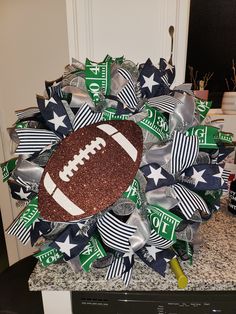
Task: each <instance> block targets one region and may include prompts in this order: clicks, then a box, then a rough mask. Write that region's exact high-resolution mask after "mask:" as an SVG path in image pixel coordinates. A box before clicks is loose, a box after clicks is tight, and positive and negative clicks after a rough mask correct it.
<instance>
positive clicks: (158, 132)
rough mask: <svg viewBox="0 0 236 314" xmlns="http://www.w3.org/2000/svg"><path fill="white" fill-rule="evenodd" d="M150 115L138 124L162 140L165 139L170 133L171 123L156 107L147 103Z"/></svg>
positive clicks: (146, 106) (146, 107)
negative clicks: (169, 123)
mask: <svg viewBox="0 0 236 314" xmlns="http://www.w3.org/2000/svg"><path fill="white" fill-rule="evenodd" d="M145 109H146V110H147V112H148V116H147V117H146V118H144V119H143V120H141V121H140V122H138V123H137V124H138V125H139V126H140V127H141V128H144V129H146V130H148V131H149V132H150V133H152V134H153V135H154V136H156V137H157V138H158V139H160V140H165V139H166V138H167V137H168V134H169V125H168V121H167V119H166V117H165V116H164V115H163V114H162V113H161V112H160V111H159V110H158V109H156V108H153V107H151V106H149V105H147V104H146V105H145Z"/></svg>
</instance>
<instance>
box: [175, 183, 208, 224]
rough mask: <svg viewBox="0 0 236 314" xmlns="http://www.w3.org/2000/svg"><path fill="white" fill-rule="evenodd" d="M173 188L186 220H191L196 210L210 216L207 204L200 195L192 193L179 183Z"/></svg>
mask: <svg viewBox="0 0 236 314" xmlns="http://www.w3.org/2000/svg"><path fill="white" fill-rule="evenodd" d="M172 187H173V189H174V191H175V194H176V198H177V200H179V201H180V202H179V204H178V206H179V208H180V210H181V212H182V213H183V215H184V216H185V217H186V219H190V218H191V217H192V215H193V213H194V212H195V211H196V210H202V211H204V212H206V213H208V214H209V213H210V212H209V209H208V207H207V204H206V203H205V201H204V200H203V199H202V198H201V197H200V196H199V195H198V194H196V193H194V192H193V191H190V190H189V189H187V188H186V187H184V186H183V185H181V184H179V183H177V184H174V185H173V186H172Z"/></svg>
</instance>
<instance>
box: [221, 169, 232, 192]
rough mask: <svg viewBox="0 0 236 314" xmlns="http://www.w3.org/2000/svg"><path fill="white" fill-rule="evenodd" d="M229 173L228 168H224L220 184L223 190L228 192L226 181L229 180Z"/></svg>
mask: <svg viewBox="0 0 236 314" xmlns="http://www.w3.org/2000/svg"><path fill="white" fill-rule="evenodd" d="M230 174H231V171H230V170H226V169H224V170H223V172H222V176H221V177H222V179H223V180H224V184H222V189H223V192H228V182H229V176H230Z"/></svg>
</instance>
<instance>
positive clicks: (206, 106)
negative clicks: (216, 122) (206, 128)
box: [195, 99, 212, 122]
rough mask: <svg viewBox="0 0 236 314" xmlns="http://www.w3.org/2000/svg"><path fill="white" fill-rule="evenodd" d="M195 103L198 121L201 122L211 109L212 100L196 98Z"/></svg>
mask: <svg viewBox="0 0 236 314" xmlns="http://www.w3.org/2000/svg"><path fill="white" fill-rule="evenodd" d="M195 103H196V107H197V110H198V112H199V115H200V121H201V122H202V121H203V120H204V119H205V117H206V115H207V113H208V111H209V110H210V109H211V106H212V101H206V100H201V99H196V100H195Z"/></svg>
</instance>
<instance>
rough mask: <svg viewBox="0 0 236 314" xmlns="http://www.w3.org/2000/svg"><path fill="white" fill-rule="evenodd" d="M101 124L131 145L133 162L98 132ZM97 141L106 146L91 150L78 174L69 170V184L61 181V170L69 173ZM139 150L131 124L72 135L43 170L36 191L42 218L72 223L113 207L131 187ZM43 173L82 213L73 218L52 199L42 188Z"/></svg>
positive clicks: (139, 138)
mask: <svg viewBox="0 0 236 314" xmlns="http://www.w3.org/2000/svg"><path fill="white" fill-rule="evenodd" d="M100 124H109V125H112V126H113V127H115V128H116V129H117V130H118V131H119V132H120V133H121V134H122V135H124V136H125V138H126V139H128V140H129V141H130V142H131V143H132V145H133V146H134V147H135V149H136V150H137V158H136V160H135V161H133V160H132V159H131V157H130V156H129V155H128V154H127V152H126V151H125V150H124V148H123V147H122V146H121V145H120V144H118V143H117V142H116V141H115V140H114V139H113V138H112V136H110V135H108V134H106V133H105V132H104V131H102V130H100V129H98V128H97V126H98V125H100ZM96 138H101V139H103V140H104V141H105V146H102V145H101V149H97V148H95V149H91V151H93V152H89V153H88V154H87V156H86V157H85V158H83V159H82V160H83V161H82V163H83V165H81V164H77V170H75V169H72V170H71V168H72V167H70V170H71V173H70V176H67V178H69V181H68V182H65V181H63V180H62V179H61V178H60V176H59V172H60V171H61V172H63V169H65V168H64V167H67V168H66V169H67V170H68V168H69V166H70V165H71V162H72V161H73V160H74V159H75V156H78V155H79V154H80V153H81V151H82V153H83V151H85V149H86V147H88V145H91V141H94V140H96ZM86 145H87V146H86ZM142 147H143V141H142V132H141V129H140V128H139V127H138V126H137V125H136V124H135V123H134V122H133V121H109V122H100V123H97V124H93V125H90V126H87V127H84V128H82V129H79V130H78V131H76V132H74V133H71V134H70V135H69V136H68V137H67V138H65V139H64V140H63V141H62V142H61V143H60V145H59V147H58V148H57V150H56V151H55V152H54V154H53V155H52V157H51V159H50V160H49V162H48V163H47V165H46V167H45V170H44V174H43V176H42V179H41V182H40V187H39V211H40V214H41V216H42V217H43V218H44V219H47V220H50V221H73V220H78V219H81V218H84V217H87V216H90V215H94V214H96V213H97V212H99V211H101V210H103V209H105V208H107V207H108V206H110V205H111V204H113V203H114V202H115V201H116V200H117V199H118V198H119V197H120V196H121V194H122V193H123V192H124V191H125V190H126V189H127V188H128V186H129V185H130V184H131V183H132V180H133V178H134V176H135V175H136V173H137V171H138V168H139V165H140V160H141V156H142ZM85 155H86V154H85ZM64 172H65V171H64ZM46 173H49V175H50V177H51V178H52V180H53V182H54V183H55V185H56V189H60V190H61V191H62V192H63V193H64V194H65V195H66V197H68V198H69V200H71V201H72V202H73V203H74V204H76V205H77V206H78V207H80V208H81V209H82V210H83V211H85V213H83V214H81V215H76V216H73V215H71V214H69V213H68V212H67V210H65V209H63V208H62V207H61V206H60V205H59V204H58V203H57V202H56V201H55V200H54V199H53V197H52V196H51V195H50V194H49V193H48V192H47V191H46V190H45V187H44V183H43V182H44V177H45V174H46ZM67 173H68V171H67ZM54 191H55V188H54Z"/></svg>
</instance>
